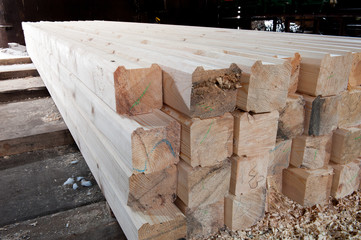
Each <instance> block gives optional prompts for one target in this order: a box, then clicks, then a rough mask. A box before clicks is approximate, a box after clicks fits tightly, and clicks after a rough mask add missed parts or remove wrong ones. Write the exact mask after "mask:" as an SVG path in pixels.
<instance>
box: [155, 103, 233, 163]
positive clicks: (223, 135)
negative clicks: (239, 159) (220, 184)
mask: <svg viewBox="0 0 361 240" xmlns="http://www.w3.org/2000/svg"><path fill="white" fill-rule="evenodd" d="M162 111H164V112H165V113H167V114H168V115H170V116H171V117H173V118H174V119H176V120H177V121H178V122H179V123H180V124H181V126H182V127H181V129H182V132H181V146H180V157H181V158H182V159H183V160H184V161H185V162H187V163H188V164H189V165H191V166H192V167H197V166H202V167H206V166H213V165H216V164H219V163H220V162H222V161H223V160H225V159H226V158H227V157H230V156H231V155H232V153H233V124H234V120H233V116H232V114H230V113H225V114H224V115H223V116H220V117H214V118H208V119H199V118H189V117H187V116H186V115H184V114H182V113H180V112H178V111H176V110H174V109H172V108H170V107H168V106H164V107H163V108H162Z"/></svg>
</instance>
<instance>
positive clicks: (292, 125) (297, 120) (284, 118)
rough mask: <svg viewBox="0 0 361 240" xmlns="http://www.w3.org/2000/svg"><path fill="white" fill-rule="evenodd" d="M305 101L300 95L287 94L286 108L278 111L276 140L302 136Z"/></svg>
mask: <svg viewBox="0 0 361 240" xmlns="http://www.w3.org/2000/svg"><path fill="white" fill-rule="evenodd" d="M304 106H305V101H304V100H303V96H302V95H298V94H289V95H288V97H287V100H286V106H285V107H284V108H282V110H280V111H279V114H280V117H279V120H278V130H277V138H278V139H292V138H294V137H296V136H299V135H301V134H303V130H304V123H305V108H304Z"/></svg>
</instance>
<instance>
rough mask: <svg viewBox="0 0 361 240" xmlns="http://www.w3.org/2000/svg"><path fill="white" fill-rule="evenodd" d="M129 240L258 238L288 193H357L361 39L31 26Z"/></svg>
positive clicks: (46, 70) (306, 202) (35, 47)
mask: <svg viewBox="0 0 361 240" xmlns="http://www.w3.org/2000/svg"><path fill="white" fill-rule="evenodd" d="M23 28H24V32H25V38H26V45H27V49H28V52H29V54H30V56H31V58H32V60H33V62H34V64H35V66H36V67H37V69H38V71H39V73H40V75H41V77H42V79H43V80H44V82H45V85H46V87H47V88H48V90H49V92H50V93H51V96H52V98H53V99H54V102H55V103H56V105H57V107H58V108H59V111H60V112H61V114H62V116H63V118H64V120H65V122H66V124H67V126H68V128H69V129H70V131H71V133H72V136H73V137H74V139H75V141H76V143H77V145H78V147H79V149H80V151H81V153H82V154H83V156H84V158H85V160H86V162H87V164H88V165H89V167H90V169H91V171H92V173H93V175H94V177H95V179H96V180H97V182H98V185H99V187H100V188H101V190H102V192H103V194H104V196H105V197H106V199H107V202H108V203H109V205H110V207H111V209H112V211H113V212H114V215H115V217H116V218H117V220H118V222H119V224H120V226H121V227H122V229H123V231H124V233H125V234H126V236H127V238H128V239H180V238H187V239H193V238H194V239H201V238H206V237H207V236H210V235H212V234H214V233H216V232H217V231H218V230H219V228H221V227H223V226H224V225H226V226H227V227H228V228H229V229H231V230H234V231H236V230H242V229H247V228H249V227H251V226H252V225H254V224H256V223H257V222H258V221H259V220H261V219H262V218H263V216H264V214H265V212H266V211H273V210H274V209H273V205H274V201H275V200H274V198H273V196H274V194H275V192H281V193H283V194H284V195H286V196H287V197H289V198H291V199H292V200H294V201H296V202H298V203H300V204H301V205H303V206H313V205H316V204H324V203H326V202H327V201H328V199H329V197H330V196H333V197H336V198H342V197H344V196H346V195H349V194H351V193H352V192H353V191H355V190H357V189H358V188H359V185H360V180H361V173H360V165H361V158H360V155H361V127H360V126H361V101H360V100H361V86H360V85H361V41H360V40H357V39H354V38H347V37H331V36H314V35H303V34H289V33H270V32H268V33H266V32H256V31H246V30H231V29H216V28H203V27H188V26H171V25H159V24H141V23H125V22H105V21H82V22H39V23H24V24H23Z"/></svg>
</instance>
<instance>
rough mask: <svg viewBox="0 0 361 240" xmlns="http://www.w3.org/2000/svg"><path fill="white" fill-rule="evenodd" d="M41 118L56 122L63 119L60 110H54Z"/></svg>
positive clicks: (45, 120) (44, 120)
mask: <svg viewBox="0 0 361 240" xmlns="http://www.w3.org/2000/svg"><path fill="white" fill-rule="evenodd" d="M41 120H43V122H54V121H59V120H62V118H61V115H60V113H59V112H52V113H48V114H46V115H45V116H44V117H42V118H41Z"/></svg>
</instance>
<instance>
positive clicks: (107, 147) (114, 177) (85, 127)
mask: <svg viewBox="0 0 361 240" xmlns="http://www.w3.org/2000/svg"><path fill="white" fill-rule="evenodd" d="M33 56H34V61H37V60H38V57H40V55H35V54H33ZM44 57H45V56H44ZM45 69H46V70H45ZM57 69H58V70H60V69H62V66H61V65H60V64H59V65H58V68H57ZM63 70H64V69H63ZM39 72H40V73H41V74H42V75H43V79H44V82H45V83H46V84H47V86H48V89H49V91H50V93H51V94H52V96H53V98H54V99H55V100H56V101H57V104H58V106H59V109H60V111H62V115H63V116H66V117H67V118H66V117H64V118H65V119H67V120H66V121H67V124H68V125H71V124H72V125H73V129H71V131H72V134H73V136H77V135H78V134H79V133H78V131H79V132H81V134H82V135H83V138H84V139H87V141H86V143H87V144H89V146H97V147H96V148H94V147H92V151H93V152H92V153H91V154H92V155H95V156H96V157H94V158H95V159H102V161H100V162H96V163H94V162H92V161H94V160H92V159H94V158H90V157H89V159H86V160H87V162H88V164H89V165H90V164H93V165H94V164H96V167H95V166H94V167H93V168H92V171H93V172H94V171H99V170H98V169H99V167H101V169H102V171H105V172H107V174H108V175H109V177H108V181H109V182H107V183H108V184H114V185H116V186H117V188H118V189H120V192H121V194H120V197H121V199H120V200H121V201H123V202H125V204H126V203H128V204H129V205H131V206H133V207H134V208H136V209H139V208H141V209H147V210H149V209H151V208H158V207H160V206H162V205H167V202H169V201H170V202H172V201H174V194H175V187H174V186H175V184H174V183H175V179H176V172H175V168H171V169H169V170H165V171H163V172H162V173H159V172H157V171H154V172H157V174H151V175H150V176H145V177H148V178H147V181H140V182H139V180H141V179H143V180H144V178H145V177H143V176H138V177H132V174H141V175H143V174H149V173H151V172H150V171H148V172H147V171H146V169H147V168H148V167H149V166H152V163H151V161H148V160H150V159H148V158H146V159H144V158H141V160H142V161H143V164H144V165H143V166H142V169H139V170H138V171H137V169H134V168H129V167H128V166H127V161H126V159H127V155H125V153H122V154H119V148H117V147H118V145H116V144H114V142H111V141H110V140H109V138H108V135H105V134H104V133H102V132H101V131H100V130H99V129H97V126H100V125H101V124H100V125H95V124H94V123H96V122H97V121H94V118H95V116H103V117H104V118H109V119H110V120H112V119H115V121H110V122H109V125H108V126H111V124H113V125H114V124H115V123H117V122H118V123H120V122H119V118H120V119H122V120H123V121H126V122H127V123H128V130H129V128H130V127H131V126H132V124H133V126H134V123H132V121H130V120H129V119H128V120H126V119H124V118H122V117H121V116H119V115H118V114H116V113H115V112H114V111H111V110H110V111H109V110H107V108H108V107H107V106H104V107H99V106H102V105H101V101H99V100H98V98H97V97H96V96H94V94H93V95H92V93H91V92H90V91H89V90H88V89H87V88H86V87H85V86H84V85H81V83H80V80H78V79H76V78H73V79H72V78H69V76H71V75H64V76H63V77H62V78H61V81H60V77H61V76H62V75H61V74H59V73H58V74H55V72H54V71H52V67H51V66H45V67H44V66H43V65H42V66H41V67H40V68H39ZM56 79H58V81H56ZM51 80H53V81H51ZM69 80H71V81H70V82H72V83H76V82H78V83H80V84H79V85H78V87H77V88H76V93H77V94H76V95H75V94H73V92H72V90H71V88H70V89H69V88H68V89H67V88H66V87H65V85H64V84H63V83H62V82H67V81H69ZM55 86H56V87H55ZM55 89H56V90H55ZM73 90H74V88H73ZM87 91H88V92H87ZM81 93H86V94H84V95H81ZM81 96H83V97H81ZM89 99H92V102H91V103H90V104H89V105H88V106H87V105H86V104H87V103H88V101H89ZM97 100H98V101H97ZM79 103H82V104H83V105H79ZM84 104H85V105H84ZM65 106H74V109H68V108H66V107H65ZM81 106H85V107H84V108H82V107H81ZM84 109H85V110H86V111H84ZM98 110H100V111H105V112H103V114H102V115H97V114H94V113H96V112H97V111H98ZM107 111H108V112H107ZM105 113H109V114H105ZM112 116H113V117H112ZM157 116H158V117H157ZM135 118H137V119H138V121H139V122H140V123H141V124H143V125H139V123H138V125H135V126H143V128H145V129H143V128H138V127H137V129H136V130H135V134H134V132H133V133H132V132H130V133H129V134H130V135H136V136H137V138H140V139H142V137H141V136H142V135H143V134H145V136H144V139H143V143H142V147H144V146H147V145H148V143H151V146H153V148H152V150H151V152H150V153H152V152H154V155H155V156H154V159H156V160H157V161H158V162H160V163H161V164H159V163H156V164H155V165H154V164H153V165H154V166H155V167H154V166H153V167H152V169H153V170H155V169H157V168H158V169H160V170H158V171H161V170H163V169H164V168H166V167H167V166H172V165H174V162H171V161H169V160H170V159H172V157H171V158H168V157H167V153H168V152H170V156H173V155H174V156H173V158H174V157H175V158H178V151H179V137H180V136H179V134H180V131H179V125H178V123H177V122H176V121H175V120H173V119H171V118H170V117H169V116H167V115H166V114H164V113H162V112H161V111H159V110H158V112H155V113H152V114H145V115H142V116H139V117H135ZM109 119H108V120H109ZM116 119H118V120H116ZM169 120H171V121H170V122H169ZM100 122H101V123H103V124H104V122H102V121H100ZM167 122H168V123H170V125H168V123H167ZM145 123H147V124H145ZM164 123H167V124H166V125H164ZM98 124H99V122H98ZM123 124H124V122H123ZM152 124H155V126H152ZM159 126H164V128H163V127H159ZM174 126H176V127H177V126H178V130H177V131H175V132H174V131H173V127H174ZM118 127H119V125H118ZM168 128H169V129H168ZM103 129H104V128H103ZM115 129H117V128H114V129H113V128H112V129H111V130H112V131H115ZM118 129H119V128H118ZM157 129H158V130H161V132H159V131H157ZM162 131H165V136H164V135H163V134H162ZM125 134H127V132H126V131H124V130H123V131H120V134H119V135H118V137H119V136H124V135H125ZM167 134H169V135H170V136H168V137H167ZM130 135H128V137H127V138H128V139H131V136H130ZM152 136H157V137H158V140H159V141H155V142H151V140H152V139H153V140H154V138H152ZM172 138H173V139H172ZM163 139H169V140H170V141H173V140H174V141H176V142H177V141H178V144H177V145H178V147H177V148H174V149H173V148H172V146H171V144H170V143H168V142H167V141H164V140H163ZM124 140H125V139H124ZM137 141H139V140H137ZM77 143H78V146H79V148H80V149H81V148H82V146H80V144H83V145H84V142H83V141H79V140H78V142H77ZM124 143H125V142H124ZM133 143H137V142H136V141H131V142H130V144H132V145H133ZM160 145H161V146H160ZM154 146H155V148H154ZM158 146H159V147H158ZM175 146H176V145H175ZM161 148H162V149H163V151H160V150H159V149H161ZM156 149H157V150H156ZM157 151H160V153H161V154H162V155H159V153H157ZM137 152H139V151H137ZM140 153H142V152H140ZM164 154H166V155H164ZM149 155H150V154H149ZM162 156H163V157H166V158H164V160H166V162H163V163H164V164H163V163H162V161H160V160H161V159H163V158H162ZM135 159H137V158H135ZM124 160H125V161H124ZM177 161H178V160H177ZM144 166H145V168H144ZM143 168H144V169H143ZM149 168H151V167H149ZM172 169H173V171H171V170H172ZM162 179H167V181H162ZM172 182H173V185H174V186H173V185H171V183H172ZM154 186H156V187H157V188H160V189H162V192H161V193H160V194H158V193H157V192H155V191H151V189H144V188H145V187H149V188H152V187H153V188H154ZM139 187H142V188H143V189H141V190H140V189H139ZM142 191H143V192H142ZM140 192H142V193H144V195H142V196H140V194H139V193H140ZM159 198H160V201H158V200H159ZM163 199H164V201H163ZM154 200H155V201H154Z"/></svg>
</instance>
